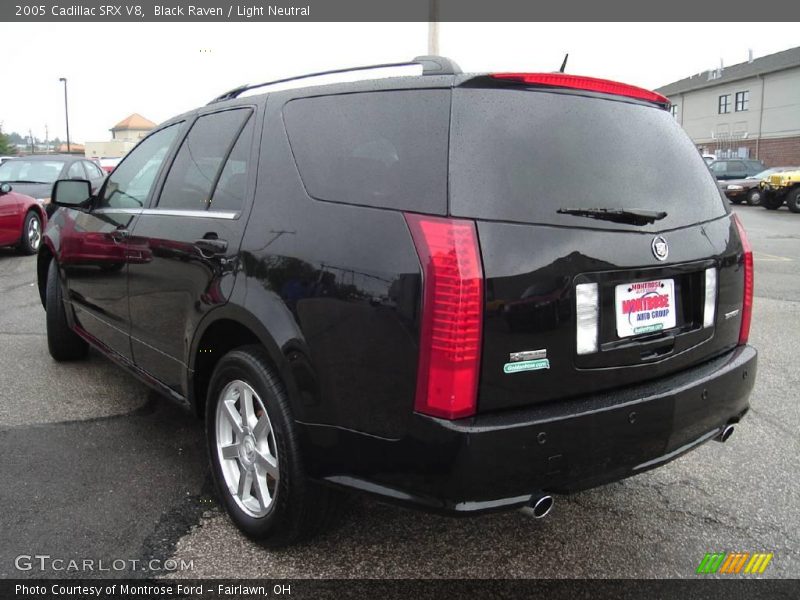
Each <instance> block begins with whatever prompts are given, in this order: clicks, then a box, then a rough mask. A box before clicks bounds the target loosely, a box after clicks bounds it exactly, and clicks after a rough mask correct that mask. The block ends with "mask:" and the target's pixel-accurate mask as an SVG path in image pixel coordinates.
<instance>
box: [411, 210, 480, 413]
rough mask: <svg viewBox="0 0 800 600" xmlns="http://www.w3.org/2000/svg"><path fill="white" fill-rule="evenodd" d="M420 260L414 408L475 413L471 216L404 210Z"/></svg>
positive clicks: (475, 269) (475, 254)
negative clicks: (419, 322) (417, 353)
mask: <svg viewBox="0 0 800 600" xmlns="http://www.w3.org/2000/svg"><path fill="white" fill-rule="evenodd" d="M405 217H406V222H407V223H408V228H409V230H410V231H411V237H412V238H413V240H414V246H415V247H416V250H417V255H418V256H419V260H420V263H421V265H422V290H423V291H422V318H421V321H422V323H421V325H422V327H421V331H420V352H419V367H418V371H417V390H416V400H415V402H414V409H415V410H416V411H417V412H420V413H424V414H427V415H432V416H436V417H443V418H445V419H459V418H463V417H468V416H471V415H474V414H475V411H476V408H477V395H478V377H479V368H480V356H481V334H482V330H483V267H482V266H481V257H480V250H479V248H478V234H477V231H476V229H475V224H474V223H473V222H472V221H466V220H459V219H446V218H441V217H430V216H424V215H416V214H410V213H407V214H406V215H405Z"/></svg>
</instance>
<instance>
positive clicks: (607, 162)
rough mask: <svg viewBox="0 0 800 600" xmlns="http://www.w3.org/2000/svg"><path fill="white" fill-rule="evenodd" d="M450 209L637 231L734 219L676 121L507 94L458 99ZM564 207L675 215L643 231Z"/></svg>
mask: <svg viewBox="0 0 800 600" xmlns="http://www.w3.org/2000/svg"><path fill="white" fill-rule="evenodd" d="M450 201H451V204H450V208H451V212H452V213H453V214H454V215H457V216H467V217H474V218H485V219H495V220H505V221H516V222H523V223H544V224H554V225H565V226H583V227H587V226H588V227H600V228H609V229H620V228H631V229H635V230H637V231H642V230H647V229H649V228H654V229H667V228H672V227H681V226H684V225H688V224H691V223H695V222H697V221H704V220H709V219H713V218H716V217H719V216H722V215H724V214H725V213H726V208H725V205H724V204H723V202H722V198H721V195H720V192H719V188H718V187H717V185H716V183H715V181H714V178H713V177H712V176H711V174H710V173H709V171H708V167H707V166H706V163H705V162H704V161H703V159H702V158H701V157H700V155H699V154H698V153H697V150H696V149H695V147H694V145H693V144H692V142H691V140H690V139H689V138H688V137H687V136H686V134H685V133H684V132H683V130H682V129H681V128H680V126H679V125H678V124H677V123H676V122H675V119H674V118H673V117H672V116H671V115H670V114H669V112H667V111H664V110H659V109H656V108H651V107H647V106H640V105H637V104H632V103H629V102H621V101H615V100H605V99H597V98H590V97H585V96H579V95H574V94H565V93H551V92H539V91H531V90H509V89H503V90H497V89H495V90H488V89H457V90H454V92H453V132H452V150H451V158H450ZM559 208H579V209H580V208H619V209H644V210H651V211H666V212H667V213H668V216H667V217H666V218H664V219H662V220H660V221H656V223H655V224H654V225H648V226H644V227H637V226H633V225H628V224H621V223H613V222H610V221H600V220H595V219H588V218H585V217H579V216H573V215H563V214H558V213H557V211H558V209H559Z"/></svg>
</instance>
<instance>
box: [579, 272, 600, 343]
mask: <svg viewBox="0 0 800 600" xmlns="http://www.w3.org/2000/svg"><path fill="white" fill-rule="evenodd" d="M597 315H598V304H597V284H596V283H579V284H578V285H576V286H575V317H576V321H577V337H576V347H577V352H578V354H591V353H592V352H597Z"/></svg>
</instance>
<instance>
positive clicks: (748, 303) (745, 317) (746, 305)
mask: <svg viewBox="0 0 800 600" xmlns="http://www.w3.org/2000/svg"><path fill="white" fill-rule="evenodd" d="M733 222H734V223H736V229H738V230H739V239H740V240H741V241H742V250H744V294H743V298H742V325H741V327H740V329H739V344H746V343H747V340H748V339H749V338H750V320H751V318H752V316H753V249H752V248H751V247H750V241H749V240H748V239H747V233H746V232H745V230H744V225H742V222H741V220H739V217H738V216H737V215H736V214H734V215H733Z"/></svg>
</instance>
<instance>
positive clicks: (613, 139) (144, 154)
mask: <svg viewBox="0 0 800 600" xmlns="http://www.w3.org/2000/svg"><path fill="white" fill-rule="evenodd" d="M403 64H404V65H405V66H407V65H408V64H409V63H403ZM410 64H417V65H421V66H422V74H421V75H417V76H406V77H392V78H387V79H370V78H369V69H367V68H362V69H360V70H359V72H360V73H361V74H362V76H364V78H365V79H364V80H360V81H350V82H347V83H337V84H329V85H318V80H315V79H314V77H312V76H307V77H304V78H299V79H298V80H297V81H296V84H297V87H296V88H292V89H274V88H272V87H271V85H272V84H261V85H259V86H249V87H242V88H237V89H236V90H233V91H231V92H228V93H226V94H223V95H222V96H220V97H219V98H217V99H216V100H215V101H213V102H211V103H210V104H209V105H207V106H202V107H200V108H198V109H196V110H193V111H190V112H187V113H185V114H182V115H180V116H177V117H174V118H172V119H170V120H168V121H166V122H165V123H163V124H161V125H160V126H158V127H157V128H155V129H154V130H153V131H152V132H151V133H150V134H149V135H148V136H147V137H146V138H145V139H144V140H143V141H142V142H140V143H139V144H138V145H137V146H136V147H135V148H134V149H133V150H132V151H131V152H130V153H129V154H128V155H127V156H126V157H125V158H124V159H123V160H122V161H121V162H120V164H119V165H118V166H117V168H116V169H115V170H114V171H113V172H112V173H111V175H110V176H109V177H108V179H107V180H106V182H105V184H104V185H103V187H102V188H101V189H100V190H99V192H98V193H97V194H92V193H91V190H90V184H89V183H88V182H80V181H59V182H58V183H57V184H56V185H55V188H54V193H53V202H54V203H55V204H56V205H58V206H61V207H63V208H62V210H58V211H56V213H55V216H54V217H53V219H52V220H51V222H50V224H49V225H48V228H47V230H46V232H45V243H44V244H43V246H42V248H41V250H40V253H39V257H38V265H37V270H38V282H39V291H40V294H41V300H42V303H43V304H44V306H45V307H46V312H47V336H48V337H47V339H48V347H49V350H50V354H51V355H52V356H53V358H54V359H55V360H58V361H65V360H73V359H79V358H81V357H83V356H85V355H86V352H87V348H88V346H89V345H91V346H94V347H96V348H97V349H98V350H99V351H100V352H103V353H105V354H107V355H109V356H111V357H113V359H114V360H116V361H117V362H118V363H120V364H121V365H123V366H124V367H125V368H127V369H128V370H129V371H130V372H132V373H134V374H135V375H136V376H138V377H139V378H141V379H142V380H143V381H145V382H146V383H148V384H149V385H151V386H153V387H154V388H155V389H157V390H159V391H161V392H162V393H164V394H166V395H169V396H172V397H174V398H178V399H183V400H187V401H188V402H190V403H191V405H192V406H194V407H195V410H196V411H197V414H198V415H199V416H201V417H203V418H204V419H205V428H206V435H207V439H208V449H209V459H210V462H211V470H212V473H213V477H214V480H215V482H216V484H217V486H218V488H219V493H220V498H221V500H222V502H223V504H224V506H225V508H226V510H227V511H228V513H229V515H230V517H231V518H232V520H233V521H234V523H235V524H236V525H237V526H238V527H239V528H241V530H242V531H244V532H245V533H246V534H247V535H249V536H251V537H253V538H257V539H263V540H264V541H265V542H266V543H268V544H270V545H281V544H287V543H290V542H292V541H294V540H297V539H300V538H302V537H305V536H308V535H311V534H312V533H313V532H315V531H317V530H319V529H320V528H321V527H322V526H323V524H324V523H325V521H326V519H327V518H328V516H329V515H330V514H331V513H332V512H334V508H335V507H336V506H337V505H338V503H339V502H341V498H340V496H339V490H340V489H349V490H358V491H361V492H366V493H371V494H374V495H376V496H378V497H380V498H383V499H385V500H389V501H393V502H400V503H403V504H406V505H409V506H413V507H417V508H421V509H426V510H434V511H443V512H447V513H455V514H467V513H479V512H483V511H493V510H498V509H501V508H502V509H509V508H514V507H521V506H530V507H531V508H532V510H533V513H534V515H536V516H540V517H541V516H544V515H545V514H547V512H548V511H549V510H550V507H551V506H552V503H553V498H552V494H557V493H569V492H572V491H575V490H580V489H585V488H589V487H594V486H598V485H601V484H604V483H607V482H611V481H615V480H618V479H621V478H624V477H628V476H630V475H634V474H637V473H641V472H644V471H646V470H648V469H652V468H654V467H656V466H659V465H662V464H665V463H667V462H669V461H671V460H673V459H674V458H677V457H678V456H681V455H682V454H684V453H685V452H687V451H688V450H690V449H693V448H696V447H698V446H699V445H700V444H702V443H704V442H706V441H709V440H715V439H716V440H718V441H725V440H726V439H728V437H729V436H730V434H731V433H732V431H733V426H734V424H735V423H738V422H739V420H740V419H741V418H742V417H743V415H744V414H745V413H746V412H747V410H748V397H749V394H750V391H751V389H752V387H753V382H754V379H755V375H756V351H755V350H754V349H753V348H752V347H751V346H749V345H748V343H747V342H748V335H749V331H750V319H751V311H752V298H753V259H752V253H751V250H750V246H749V245H748V242H747V238H746V235H745V232H744V229H743V228H742V224H741V222H740V221H739V220H738V218H737V217H736V216H735V215H733V214H732V213H731V211H730V207H729V205H728V203H727V202H724V201H723V199H722V196H721V194H720V193H719V190H718V189H717V187H716V184H715V182H714V181H713V179H712V178H711V177H709V176H708V169H707V167H706V165H705V163H704V162H703V159H702V158H701V157H700V155H699V154H698V153H697V151H696V149H695V148H694V146H693V144H692V142H691V140H690V139H689V138H688V137H687V136H686V135H685V134H684V133H683V131H682V130H681V128H680V126H679V125H678V124H677V123H676V122H675V119H673V118H672V116H671V115H670V113H669V112H668V111H667V110H666V108H667V107H668V106H669V103H668V101H667V99H666V98H664V97H663V96H661V95H659V94H656V93H654V92H650V91H647V90H643V89H640V88H636V87H633V86H629V85H625V84H620V83H615V82H610V81H605V80H598V79H594V78H589V77H577V76H573V75H564V74H561V73H495V74H462V73H461V71H460V70H459V69H458V68H457V66H456V65H455V64H454V63H452V62H451V61H448V60H447V59H444V58H440V57H421V58H418V59H415V60H414V61H412V63H410ZM353 78H354V79H361V78H358V77H355V76H354V77H353ZM284 83H285V82H284ZM258 88H263V91H264V92H265V93H262V94H261V95H248V96H246V97H239V94H240V93H242V92H243V91H248V90H249V91H256V90H257V89H258ZM642 172H646V173H647V174H648V176H647V177H644V178H643V177H641V173H642ZM598 173H601V174H602V173H605V174H608V176H607V177H598V175H597V174H598ZM611 174H613V175H611ZM78 222H80V227H75V226H74V223H78ZM82 232H91V233H92V235H93V236H94V239H103V240H105V239H108V240H109V241H110V243H101V244H96V245H94V248H104V247H106V248H109V249H112V248H113V251H114V253H115V254H114V256H115V258H114V259H113V262H114V263H115V264H118V263H120V262H123V263H124V264H123V265H122V266H121V267H119V268H113V269H110V268H104V267H103V264H104V263H103V260H104V257H103V256H100V257H96V256H91V255H90V254H89V253H86V254H85V255H82V254H81V252H80V251H78V252H75V253H71V254H70V253H65V252H64V247H65V245H67V246H69V247H70V248H80V246H79V245H75V244H73V243H72V241H71V239H70V238H71V237H72V236H80V235H84V233H82ZM120 248H121V249H122V251H120ZM145 249H147V251H146V252H145ZM109 251H110V250H109ZM133 257H136V259H135V260H134V259H133ZM506 306H508V307H509V309H508V311H506V310H505V309H504V307H506ZM697 468H698V469H701V468H706V467H705V463H704V462H703V461H698V464H697ZM678 496H679V494H678ZM676 497H677V496H676Z"/></svg>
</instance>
